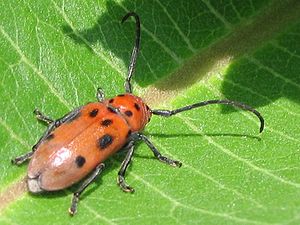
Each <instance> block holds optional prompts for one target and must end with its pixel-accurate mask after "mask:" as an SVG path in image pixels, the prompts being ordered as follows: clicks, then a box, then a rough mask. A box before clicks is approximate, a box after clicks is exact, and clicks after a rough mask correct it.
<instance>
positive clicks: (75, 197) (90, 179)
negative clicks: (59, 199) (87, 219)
mask: <svg viewBox="0 0 300 225" xmlns="http://www.w3.org/2000/svg"><path fill="white" fill-rule="evenodd" d="M104 167H105V165H104V163H100V164H99V165H98V166H97V167H96V168H95V169H94V171H93V172H92V174H91V175H90V176H89V177H88V178H86V180H84V181H83V183H82V184H81V186H80V187H79V188H78V190H77V191H76V192H74V194H73V198H72V203H71V207H70V209H69V213H70V215H71V216H73V215H74V214H75V213H76V211H77V204H78V201H79V197H80V195H81V194H82V192H83V191H84V190H85V189H86V188H87V187H88V186H89V185H90V184H91V183H92V182H93V181H94V180H95V179H96V178H97V176H98V175H100V173H101V172H102V171H103V169H104Z"/></svg>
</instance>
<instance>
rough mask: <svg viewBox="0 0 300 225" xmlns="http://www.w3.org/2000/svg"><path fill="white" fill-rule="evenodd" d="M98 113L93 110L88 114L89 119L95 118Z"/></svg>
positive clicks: (96, 110)
mask: <svg viewBox="0 0 300 225" xmlns="http://www.w3.org/2000/svg"><path fill="white" fill-rule="evenodd" d="M98 111H99V110H98V109H93V110H92V111H90V113H89V115H90V117H95V116H97V114H98Z"/></svg>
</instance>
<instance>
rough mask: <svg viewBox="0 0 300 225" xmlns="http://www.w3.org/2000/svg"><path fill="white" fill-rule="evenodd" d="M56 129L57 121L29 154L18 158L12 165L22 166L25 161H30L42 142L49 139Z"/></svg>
mask: <svg viewBox="0 0 300 225" xmlns="http://www.w3.org/2000/svg"><path fill="white" fill-rule="evenodd" d="M54 129H55V121H54V122H52V124H51V125H50V126H49V127H48V128H47V130H46V132H45V133H44V135H43V136H42V137H41V138H40V139H39V141H38V142H37V143H36V144H35V145H34V146H33V147H32V149H31V151H30V152H27V153H25V154H23V155H21V156H18V157H16V158H14V159H12V160H11V163H12V164H16V165H20V164H22V163H24V162H25V161H27V160H28V159H30V158H31V157H32V155H33V153H34V152H35V151H36V149H37V148H38V147H39V145H40V144H41V143H42V141H43V140H44V139H45V138H47V137H49V134H50V133H51V131H53V130H54Z"/></svg>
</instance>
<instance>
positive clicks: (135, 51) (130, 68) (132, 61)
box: [122, 12, 141, 93]
mask: <svg viewBox="0 0 300 225" xmlns="http://www.w3.org/2000/svg"><path fill="white" fill-rule="evenodd" d="M130 16H133V17H134V18H135V32H136V35H135V45H134V47H133V50H132V53H131V59H130V64H129V66H128V75H127V78H126V81H125V90H126V92H127V93H132V88H131V83H130V81H131V77H132V75H133V73H134V69H135V65H136V58H137V55H138V53H139V50H140V41H141V24H140V18H139V16H138V15H137V14H136V13H135V12H129V13H127V14H126V15H125V16H124V17H123V19H122V23H124V22H125V21H126V20H127V19H128V18H129V17H130Z"/></svg>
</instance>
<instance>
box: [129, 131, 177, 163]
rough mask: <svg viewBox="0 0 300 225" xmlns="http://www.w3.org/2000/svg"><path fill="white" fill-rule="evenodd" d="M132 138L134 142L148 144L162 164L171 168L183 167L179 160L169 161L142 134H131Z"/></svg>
mask: <svg viewBox="0 0 300 225" xmlns="http://www.w3.org/2000/svg"><path fill="white" fill-rule="evenodd" d="M131 138H132V139H133V140H141V141H144V142H145V143H146V145H148V147H149V148H150V149H151V151H152V152H153V154H154V156H155V157H156V158H157V159H158V160H159V161H161V162H164V163H166V164H168V165H170V166H177V167H181V165H182V163H181V162H179V161H177V160H173V159H169V158H167V157H165V156H163V155H162V154H161V153H160V152H159V151H158V150H157V148H156V147H155V146H154V145H153V144H152V142H151V141H150V140H149V139H148V138H147V137H146V136H145V135H143V134H140V133H132V134H131Z"/></svg>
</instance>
